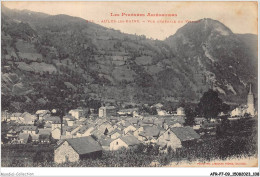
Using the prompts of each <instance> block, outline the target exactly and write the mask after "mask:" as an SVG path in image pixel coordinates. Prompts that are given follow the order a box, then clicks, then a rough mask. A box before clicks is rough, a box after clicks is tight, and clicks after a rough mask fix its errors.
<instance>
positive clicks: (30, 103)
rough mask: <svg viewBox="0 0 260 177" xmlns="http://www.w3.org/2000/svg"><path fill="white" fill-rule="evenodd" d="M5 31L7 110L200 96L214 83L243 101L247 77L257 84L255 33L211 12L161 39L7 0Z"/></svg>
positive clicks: (234, 99)
mask: <svg viewBox="0 0 260 177" xmlns="http://www.w3.org/2000/svg"><path fill="white" fill-rule="evenodd" d="M1 30H2V36H1V40H2V46H1V48H2V53H1V58H2V60H1V62H2V63H1V64H2V75H1V77H2V85H1V86H2V93H1V94H2V106H3V107H2V109H9V110H14V111H19V110H27V111H34V110H36V109H40V108H53V107H55V106H57V104H63V105H65V106H67V107H77V106H94V107H95V106H96V107H98V105H100V103H106V102H111V103H113V104H120V103H125V102H130V103H155V102H165V101H174V102H176V101H179V100H181V99H185V100H187V101H195V102H196V101H198V100H199V98H200V97H201V95H202V94H203V92H205V91H207V90H208V88H211V87H212V88H213V89H215V90H217V91H218V92H219V93H220V95H221V97H222V98H223V99H224V100H226V101H231V102H243V101H244V100H245V98H246V94H247V87H248V82H252V83H257V55H255V54H254V53H253V51H254V50H255V49H254V47H253V46H256V45H257V44H255V42H257V36H253V35H251V36H250V37H248V36H244V35H237V34H234V33H232V31H231V30H230V29H228V28H227V27H226V26H225V25H223V24H221V23H220V22H218V21H215V20H212V19H203V20H201V21H200V22H199V23H188V24H186V25H185V26H183V27H182V28H180V29H179V30H178V31H177V32H176V34H174V35H172V36H170V37H169V38H167V39H166V40H165V41H159V40H151V39H146V37H145V36H137V35H131V34H125V33H122V32H120V31H118V30H114V29H109V28H105V27H103V26H100V25H97V24H94V23H87V22H86V20H84V19H81V18H77V17H71V16H68V15H54V16H51V15H47V14H43V13H38V12H31V11H27V10H23V11H18V10H10V9H8V8H6V7H3V6H2V28H1ZM255 39H256V40H255ZM256 88H257V86H256V85H254V88H253V90H254V91H255V93H256Z"/></svg>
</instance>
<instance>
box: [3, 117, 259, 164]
mask: <svg viewBox="0 0 260 177" xmlns="http://www.w3.org/2000/svg"><path fill="white" fill-rule="evenodd" d="M229 126H230V127H229V128H228V129H227V130H228V131H226V133H225V134H224V135H221V136H204V137H202V138H201V139H200V141H198V142H186V143H183V148H181V149H177V150H176V151H171V150H170V149H169V153H167V154H165V153H161V152H160V151H159V147H158V146H152V145H140V146H138V147H137V148H136V149H130V150H127V149H122V150H120V151H116V152H111V151H109V152H106V151H104V152H103V156H102V157H101V158H99V159H87V160H81V161H79V162H76V163H64V164H55V163H54V162H53V149H54V147H53V146H46V145H44V146H43V145H42V146H33V145H21V146H18V145H2V166H5V167H7V166H8V167H16V166H20V167H21V166H33V167H39V166H40V167H57V166H62V167H149V166H167V165H169V164H171V163H173V162H177V163H179V162H180V163H181V162H183V161H187V162H194V161H200V162H207V161H214V160H226V159H230V158H236V159H240V158H241V159H242V158H250V157H252V158H254V157H257V154H258V152H257V121H256V119H245V120H239V121H236V122H232V123H231V124H229ZM155 164H156V165H155Z"/></svg>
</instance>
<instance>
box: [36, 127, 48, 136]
mask: <svg viewBox="0 0 260 177" xmlns="http://www.w3.org/2000/svg"><path fill="white" fill-rule="evenodd" d="M38 130H39V132H38V134H39V135H50V134H51V128H39V129H38Z"/></svg>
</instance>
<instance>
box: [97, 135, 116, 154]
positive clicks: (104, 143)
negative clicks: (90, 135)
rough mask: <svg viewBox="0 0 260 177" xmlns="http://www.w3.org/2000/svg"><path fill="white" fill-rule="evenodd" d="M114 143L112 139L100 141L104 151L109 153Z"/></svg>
mask: <svg viewBox="0 0 260 177" xmlns="http://www.w3.org/2000/svg"><path fill="white" fill-rule="evenodd" d="M112 141H113V140H112V139H110V138H106V139H100V140H98V142H99V144H100V145H101V146H102V148H103V150H105V151H109V150H110V143H111V142H112Z"/></svg>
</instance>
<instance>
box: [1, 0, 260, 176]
mask: <svg viewBox="0 0 260 177" xmlns="http://www.w3.org/2000/svg"><path fill="white" fill-rule="evenodd" d="M4 1H6V0H4ZM8 1H23V0H8ZM29 1H41V0H29ZM49 1H55V0H49ZM56 1H63V0H56ZM65 1H66V0H65ZM78 1H82V0H78ZM96 1H108V0H96ZM121 1H136V0H121ZM143 1H148V0H143ZM151 1H157V0H151ZM171 1H175V0H171ZM182 1H191V0H182ZM193 1H206V0H193ZM215 1H220V0H215ZM222 1H227V0H222ZM230 1H238V0H230ZM244 1H256V0H244ZM256 2H258V1H256ZM0 7H1V5H0ZM258 9H259V3H258ZM0 16H1V15H0ZM0 21H1V18H0ZM0 26H1V23H0ZM258 34H259V14H258ZM0 43H1V42H0ZM0 53H1V52H0ZM258 59H259V35H258ZM0 68H1V66H0ZM259 68H260V67H259V64H258V83H259V81H260V79H259V73H260V71H259ZM0 80H1V79H0ZM258 93H259V87H258ZM259 108H260V105H259V99H258V110H260V109H259ZM0 109H1V107H0ZM259 125H260V122H259V121H258V128H259V127H260V126H259ZM0 129H1V128H0ZM259 140H260V136H259V129H258V142H260V141H259ZM0 154H1V152H0ZM259 157H260V156H259V146H258V159H259ZM0 172H1V176H6V175H4V174H7V176H111V177H112V176H200V177H202V176H210V173H212V172H218V173H219V172H223V173H224V174H225V173H226V172H228V173H230V174H232V173H233V172H250V173H251V175H252V173H253V172H259V163H258V167H250V168H247V167H246V168H243V167H242V168H241V167H228V168H221V167H219V168H209V167H192V168H189V167H158V168H149V167H146V168H139V167H138V168H133V167H128V168H122V167H113V168H101V167H37V168H36V167H35V168H29V167H28V168H14V167H4V168H2V167H0ZM224 174H223V175H222V176H224ZM220 176H221V175H220Z"/></svg>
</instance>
